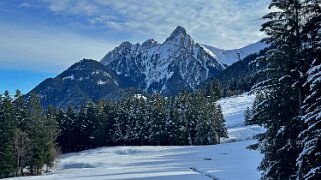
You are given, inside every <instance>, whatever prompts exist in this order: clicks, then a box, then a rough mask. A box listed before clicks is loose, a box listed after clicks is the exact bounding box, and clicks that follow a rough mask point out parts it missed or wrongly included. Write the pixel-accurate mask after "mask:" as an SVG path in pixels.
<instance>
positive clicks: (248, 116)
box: [243, 107, 253, 125]
mask: <svg viewBox="0 0 321 180" xmlns="http://www.w3.org/2000/svg"><path fill="white" fill-rule="evenodd" d="M243 115H244V124H245V125H251V124H253V123H252V122H251V120H252V111H251V109H250V108H249V107H247V108H246V110H245V111H244V114H243Z"/></svg>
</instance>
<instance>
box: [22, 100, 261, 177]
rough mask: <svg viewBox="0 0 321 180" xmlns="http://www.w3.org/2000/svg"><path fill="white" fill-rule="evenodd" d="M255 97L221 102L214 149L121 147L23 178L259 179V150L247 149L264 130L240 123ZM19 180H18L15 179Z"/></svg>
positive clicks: (69, 157) (69, 158)
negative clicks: (221, 129)
mask: <svg viewBox="0 0 321 180" xmlns="http://www.w3.org/2000/svg"><path fill="white" fill-rule="evenodd" d="M253 100H254V96H253V95H252V96H248V95H241V96H235V97H230V98H225V99H222V100H220V101H219V103H220V104H221V105H222V109H223V114H224V117H225V120H226V126H227V127H228V132H229V136H230V137H229V138H227V139H223V142H230V143H224V144H219V145H212V146H137V147H135V146H123V147H121V146H119V147H103V148H98V149H93V150H87V151H83V152H79V153H70V154H65V155H62V156H61V157H60V158H59V160H58V161H57V163H56V170H55V171H54V172H53V173H51V174H46V175H43V176H37V177H23V178H21V179H44V180H55V179H77V180H78V179H81V180H85V179H94V180H96V179H97V180H99V179H113V180H117V179H143V180H147V179H156V180H162V179H164V180H170V179H184V180H195V179H196V180H203V179H204V180H206V179H224V180H229V179H233V180H234V179H246V180H251V179H253V180H254V179H259V177H260V172H259V171H257V169H256V168H257V166H258V164H259V162H260V160H261V155H260V154H259V152H256V151H250V150H247V149H246V147H247V146H248V145H250V144H253V143H255V140H251V138H252V137H253V135H255V134H257V133H259V132H262V131H263V129H262V128H260V127H259V126H256V125H251V126H244V125H243V111H244V110H245V109H246V107H250V106H251V105H252V102H253ZM19 179H20V178H19Z"/></svg>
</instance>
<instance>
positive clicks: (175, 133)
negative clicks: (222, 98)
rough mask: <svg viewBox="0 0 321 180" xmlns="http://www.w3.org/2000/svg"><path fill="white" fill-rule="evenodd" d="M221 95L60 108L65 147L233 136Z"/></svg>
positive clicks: (198, 142)
mask: <svg viewBox="0 0 321 180" xmlns="http://www.w3.org/2000/svg"><path fill="white" fill-rule="evenodd" d="M216 101H217V96H216V95H212V96H210V95H209V94H204V93H201V92H198V93H194V94H188V93H180V94H178V95H177V96H175V97H168V98H165V97H162V96H160V95H159V94H155V95H153V96H150V97H148V98H146V97H143V96H135V97H130V98H124V99H122V100H119V101H117V102H113V101H101V102H98V103H96V104H94V103H91V102H90V103H88V104H87V105H86V106H82V107H81V108H80V109H79V111H75V110H73V109H72V108H71V107H69V108H68V109H67V110H66V111H63V110H59V111H58V113H57V116H56V117H57V122H58V124H59V127H60V134H59V136H58V142H59V145H60V146H61V149H62V151H63V152H76V151H81V150H85V149H90V148H95V147H101V146H114V145H207V144H217V143H220V138H222V137H227V130H226V128H225V126H224V119H223V115H222V110H221V107H220V106H219V105H217V104H216Z"/></svg>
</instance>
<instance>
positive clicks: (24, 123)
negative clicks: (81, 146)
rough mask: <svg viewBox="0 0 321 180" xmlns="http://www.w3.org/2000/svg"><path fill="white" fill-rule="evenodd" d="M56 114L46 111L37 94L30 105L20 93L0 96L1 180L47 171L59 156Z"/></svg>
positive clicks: (50, 110) (32, 94)
mask: <svg viewBox="0 0 321 180" xmlns="http://www.w3.org/2000/svg"><path fill="white" fill-rule="evenodd" d="M55 115H56V112H55V111H54V109H53V108H51V107H49V108H48V110H46V111H43V109H42V107H41V105H40V103H39V100H38V98H37V96H36V94H35V93H31V96H30V97H29V98H28V100H27V101H25V100H24V98H23V97H22V96H21V93H20V91H17V92H16V94H15V96H14V99H12V98H11V97H10V95H9V93H8V91H6V92H5V93H4V94H3V96H1V95H0V178H4V177H10V176H21V175H23V174H24V172H23V171H24V168H27V169H28V173H30V174H32V175H36V174H39V173H42V172H44V171H48V169H49V168H50V167H52V166H53V161H54V159H55V157H56V156H57V153H58V150H57V147H56V137H57V132H58V129H57V127H58V125H57V123H56V117H55Z"/></svg>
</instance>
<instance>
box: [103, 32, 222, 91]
mask: <svg viewBox="0 0 321 180" xmlns="http://www.w3.org/2000/svg"><path fill="white" fill-rule="evenodd" d="M204 49H205V48H204V47H203V46H201V45H200V44H198V43H195V42H194V40H193V39H192V38H191V36H190V35H189V34H187V33H186V30H185V29H184V28H183V27H180V26H178V27H177V28H176V29H175V30H174V31H173V32H172V33H171V35H170V36H169V37H168V38H167V39H166V40H165V42H164V43H162V44H160V43H157V42H156V41H155V40H153V39H149V40H147V41H145V42H144V43H143V44H131V43H130V42H123V43H122V44H121V45H120V46H118V47H116V48H115V49H114V50H112V51H110V52H108V53H107V54H106V55H105V57H103V58H102V59H101V63H102V64H104V65H106V66H107V67H108V68H110V69H111V70H113V71H114V72H115V73H116V74H117V75H119V76H120V78H127V79H129V81H130V82H131V83H132V84H136V85H137V86H138V88H140V89H143V90H145V91H146V92H149V93H150V92H155V91H157V92H160V93H161V94H162V95H173V94H176V93H177V92H179V91H181V90H187V91H192V90H195V88H196V87H197V86H198V85H199V84H200V83H202V82H203V81H205V80H207V79H208V78H210V77H213V76H214V75H216V74H218V73H220V72H221V71H222V70H223V69H224V68H225V67H224V65H222V64H221V63H219V62H218V61H217V60H216V59H215V58H214V57H213V56H211V55H210V54H209V52H207V51H206V50H204Z"/></svg>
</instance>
